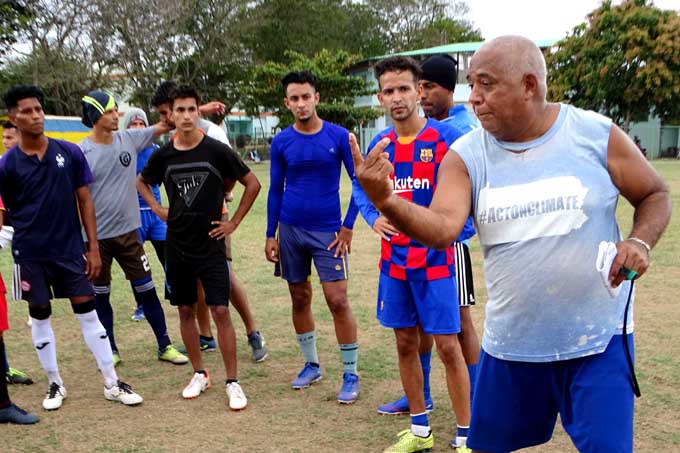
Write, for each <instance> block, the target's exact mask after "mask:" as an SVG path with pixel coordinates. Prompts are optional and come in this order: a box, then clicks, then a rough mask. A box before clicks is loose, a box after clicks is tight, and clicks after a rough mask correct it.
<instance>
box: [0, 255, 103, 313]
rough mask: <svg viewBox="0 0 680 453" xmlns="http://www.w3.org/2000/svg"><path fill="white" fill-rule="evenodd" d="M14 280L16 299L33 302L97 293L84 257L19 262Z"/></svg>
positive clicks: (34, 303) (13, 289)
mask: <svg viewBox="0 0 680 453" xmlns="http://www.w3.org/2000/svg"><path fill="white" fill-rule="evenodd" d="M12 283H13V284H12V293H13V295H14V299H15V300H21V299H23V300H25V301H27V302H28V303H29V304H33V305H45V304H47V303H48V302H49V301H50V299H53V298H57V299H61V298H68V297H78V296H93V295H94V289H93V287H92V283H90V281H89V280H88V279H87V275H86V274H85V258H83V257H78V258H75V259H66V260H55V261H27V262H24V263H22V264H15V265H14V278H13V282H12Z"/></svg>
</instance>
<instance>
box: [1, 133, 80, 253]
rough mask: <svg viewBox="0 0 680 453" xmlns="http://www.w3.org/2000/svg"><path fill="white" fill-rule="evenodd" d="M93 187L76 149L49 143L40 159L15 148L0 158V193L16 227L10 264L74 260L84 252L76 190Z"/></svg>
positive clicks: (68, 144)
mask: <svg viewBox="0 0 680 453" xmlns="http://www.w3.org/2000/svg"><path fill="white" fill-rule="evenodd" d="M90 183H92V173H91V172H90V167H89V166H88V164H87V160H85V156H84V155H83V153H82V151H81V150H80V148H79V147H78V146H77V145H74V144H73V143H69V142H65V141H62V140H55V139H52V138H49V139H48V145H47V151H46V152H45V155H44V156H43V159H42V160H39V159H38V158H37V157H36V156H29V155H27V154H25V153H24V152H23V151H21V149H20V148H19V147H18V146H15V147H14V148H12V149H11V150H9V151H8V152H7V153H6V154H5V155H4V157H3V158H2V159H1V160H0V195H1V196H2V200H3V202H4V204H5V208H6V209H7V215H8V216H9V219H10V220H11V222H12V226H13V227H14V240H13V242H12V254H13V255H14V261H15V262H17V263H19V264H21V263H22V262H25V261H38V260H44V261H46V260H60V259H65V258H66V259H72V258H77V257H79V256H81V255H82V254H83V253H84V251H85V249H84V247H83V237H82V236H81V230H80V218H79V216H78V202H77V196H76V189H78V188H80V187H83V186H86V185H88V184H90Z"/></svg>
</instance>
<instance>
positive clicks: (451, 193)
mask: <svg viewBox="0 0 680 453" xmlns="http://www.w3.org/2000/svg"><path fill="white" fill-rule="evenodd" d="M388 144H389V141H386V140H381V141H380V142H378V144H377V145H376V146H375V147H374V148H373V149H372V150H371V151H370V152H369V153H368V156H366V160H364V159H363V157H362V156H361V152H360V151H359V145H358V143H357V141H356V137H355V136H354V135H353V134H351V135H350V146H351V148H352V158H353V159H354V173H355V175H356V177H357V179H358V180H359V183H360V184H361V187H362V188H363V189H364V192H366V195H367V196H368V198H369V200H371V202H372V203H373V205H374V206H375V207H376V208H377V209H378V210H379V211H380V212H381V214H382V215H384V216H385V217H387V219H388V220H389V221H390V223H392V225H394V226H395V227H396V228H397V229H398V230H399V231H401V232H402V233H404V234H406V235H407V236H410V237H412V238H413V239H415V240H417V241H418V242H420V243H421V244H424V245H426V246H428V247H432V248H437V249H443V248H445V247H447V246H449V245H450V244H451V243H452V242H453V241H455V240H456V238H457V237H458V235H459V234H460V232H461V230H462V229H463V226H464V225H465V221H466V220H467V217H468V216H469V214H470V200H471V195H470V177H469V175H468V173H467V168H466V167H465V164H464V163H463V161H462V159H461V158H460V156H458V154H456V153H454V152H449V153H447V155H446V156H445V157H444V159H443V160H442V163H441V165H440V166H439V173H438V175H437V190H436V191H435V193H434V197H433V199H432V203H431V204H430V206H429V208H426V207H424V206H419V205H416V204H414V203H411V202H408V201H406V200H405V199H403V198H401V197H399V196H397V195H394V193H393V192H392V182H391V181H390V178H389V176H390V174H391V173H392V172H393V167H392V165H391V163H390V162H389V160H388V156H387V155H386V153H384V149H385V147H386V146H387V145H388Z"/></svg>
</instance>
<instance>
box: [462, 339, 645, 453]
mask: <svg viewBox="0 0 680 453" xmlns="http://www.w3.org/2000/svg"><path fill="white" fill-rule="evenodd" d="M622 340H623V338H622V336H621V335H614V336H613V337H612V339H611V341H610V342H609V345H608V346H607V349H606V350H605V351H604V352H602V353H600V354H594V355H590V356H586V357H581V358H578V359H571V360H561V361H557V362H540V363H534V362H514V361H509V360H501V359H498V358H495V357H492V356H490V355H489V354H487V353H486V352H484V350H483V349H482V352H481V354H480V356H479V365H478V367H477V382H476V387H475V392H474V395H475V396H474V401H473V402H472V420H471V422H470V435H469V437H468V439H467V446H468V447H469V448H472V449H474V450H480V451H486V452H490V453H505V452H510V451H515V450H520V449H522V448H527V447H531V446H534V445H539V444H543V443H545V442H548V441H549V440H550V438H551V437H552V433H553V429H554V428H555V423H556V420H557V415H558V414H559V415H560V419H561V420H562V425H563V426H564V429H565V431H566V432H567V434H569V436H570V437H571V440H572V442H573V443H574V445H575V446H576V449H577V450H578V451H579V452H582V453H595V452H607V453H630V452H632V451H633V400H634V395H633V387H632V384H631V373H630V370H629V368H628V363H627V361H626V357H625V352H624V349H623V342H622ZM628 344H629V345H630V347H631V352H632V349H633V334H629V335H628Z"/></svg>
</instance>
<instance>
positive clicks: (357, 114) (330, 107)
mask: <svg viewBox="0 0 680 453" xmlns="http://www.w3.org/2000/svg"><path fill="white" fill-rule="evenodd" d="M285 57H286V58H287V59H288V60H289V61H290V63H289V64H283V63H276V62H268V63H266V64H264V65H262V66H259V67H257V68H255V69H254V70H253V71H252V73H251V76H250V82H249V84H248V85H247V86H246V87H245V88H244V90H243V93H244V94H245V97H244V98H243V100H242V102H241V104H242V105H243V106H244V108H245V109H246V112H247V113H248V114H249V115H257V114H258V113H261V112H262V109H264V110H265V111H270V112H273V113H274V115H276V116H278V117H279V120H280V123H279V125H280V127H281V128H284V127H286V126H288V125H289V124H292V123H293V121H294V119H293V115H292V114H291V113H290V112H289V111H288V109H286V107H285V106H284V104H283V98H284V92H283V87H282V86H281V78H282V77H283V76H284V75H285V74H287V73H288V72H290V71H302V70H309V71H311V72H312V73H313V74H314V76H315V77H316V79H317V84H316V89H317V91H318V92H319V93H320V96H321V100H320V102H319V104H318V106H317V112H318V114H319V116H320V117H321V118H323V119H325V120H327V121H331V122H333V123H336V124H340V125H342V126H344V127H346V128H347V129H350V130H351V129H354V128H355V127H356V126H357V125H358V124H359V123H360V122H364V121H367V120H369V119H373V118H376V117H377V116H378V115H377V112H375V111H373V110H371V109H369V108H364V107H355V106H354V98H355V97H357V96H364V95H368V94H371V90H370V88H369V85H368V83H367V82H366V81H365V80H363V79H362V78H359V77H353V76H350V75H348V74H347V72H346V71H347V68H349V67H350V66H351V65H352V64H353V63H354V62H355V61H356V60H357V58H358V57H357V56H352V55H350V54H349V53H348V52H345V51H338V52H331V51H329V50H325V49H324V50H322V51H320V52H319V53H317V54H316V55H314V56H313V57H312V58H309V57H307V56H306V55H304V54H301V53H297V52H292V51H288V52H286V55H285Z"/></svg>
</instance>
